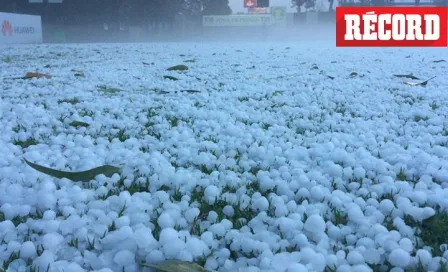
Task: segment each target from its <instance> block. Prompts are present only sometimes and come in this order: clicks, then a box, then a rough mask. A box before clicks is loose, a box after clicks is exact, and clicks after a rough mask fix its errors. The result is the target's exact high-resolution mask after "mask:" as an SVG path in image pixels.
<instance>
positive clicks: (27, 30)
mask: <svg viewBox="0 0 448 272" xmlns="http://www.w3.org/2000/svg"><path fill="white" fill-rule="evenodd" d="M22 43H42V22H41V17H40V16H36V15H25V14H16V13H5V12H0V44H22Z"/></svg>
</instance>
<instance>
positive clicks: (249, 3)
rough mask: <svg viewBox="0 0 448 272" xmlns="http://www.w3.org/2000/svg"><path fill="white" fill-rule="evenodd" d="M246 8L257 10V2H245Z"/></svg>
mask: <svg viewBox="0 0 448 272" xmlns="http://www.w3.org/2000/svg"><path fill="white" fill-rule="evenodd" d="M244 7H245V8H256V7H257V0H244Z"/></svg>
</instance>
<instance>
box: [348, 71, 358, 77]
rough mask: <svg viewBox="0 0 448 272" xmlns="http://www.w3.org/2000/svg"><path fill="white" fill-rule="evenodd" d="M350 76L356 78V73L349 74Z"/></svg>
mask: <svg viewBox="0 0 448 272" xmlns="http://www.w3.org/2000/svg"><path fill="white" fill-rule="evenodd" d="M350 76H351V77H356V76H358V73H357V72H351V73H350Z"/></svg>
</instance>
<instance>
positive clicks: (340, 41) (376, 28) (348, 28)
mask: <svg viewBox="0 0 448 272" xmlns="http://www.w3.org/2000/svg"><path fill="white" fill-rule="evenodd" d="M447 11H448V8H447V7H337V8H336V46H340V47H361V46H364V47H391V46H393V47H446V46H448V37H447V25H448V21H447Z"/></svg>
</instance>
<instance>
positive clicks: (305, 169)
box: [0, 42, 448, 272]
mask: <svg viewBox="0 0 448 272" xmlns="http://www.w3.org/2000/svg"><path fill="white" fill-rule="evenodd" d="M0 57H1V58H0V78H1V82H0V94H1V100H0V127H1V134H0V154H1V155H0V179H1V181H0V211H1V213H0V221H1V222H0V240H1V245H0V262H3V268H5V269H6V268H7V267H8V266H9V269H10V270H9V271H25V268H26V267H28V268H29V269H31V271H66V272H71V271H73V272H74V271H92V270H96V271H103V272H106V271H144V270H145V269H148V268H142V267H141V266H140V264H141V263H142V262H147V263H155V262H159V261H162V260H165V259H180V260H185V261H194V262H196V263H198V264H200V265H203V266H204V267H205V268H206V269H208V270H217V271H307V270H308V271H323V270H325V269H326V271H392V270H391V269H392V268H393V271H404V270H406V271H437V270H438V269H440V270H442V269H445V267H446V265H445V263H446V261H447V259H448V250H447V249H448V247H447V245H445V243H448V241H447V240H448V239H447V238H446V237H447V236H446V233H447V231H448V230H447V226H448V216H447V215H446V209H447V208H448V189H447V188H446V187H447V186H446V185H447V184H448V148H447V146H448V119H447V114H448V90H447V86H448V77H446V72H447V71H448V69H447V66H448V62H444V61H441V60H448V51H447V50H446V49H436V50H423V49H336V48H334V47H333V46H332V45H331V46H330V45H326V44H324V43H317V42H316V43H311V42H310V43H306V44H299V43H296V44H250V43H238V44H237V43H222V44H218V43H214V44H213V43H209V44H194V43H191V44H189V43H184V44H174V43H173V44H164V43H159V44H133V45H130V44H98V45H39V46H13V47H3V48H1V55H0ZM179 64H184V65H187V66H188V67H189V70H188V71H183V72H178V71H166V69H167V68H169V67H171V66H173V65H179ZM36 71H38V72H41V73H48V74H51V75H53V76H54V77H53V78H51V79H45V78H40V79H29V80H22V79H19V80H18V79H12V78H14V77H20V76H23V75H24V74H25V73H26V72H36ZM353 72H356V74H355V73H353ZM410 73H413V74H414V75H415V76H417V77H419V78H421V79H427V78H430V77H431V76H437V77H436V78H435V79H433V80H431V81H430V82H429V83H428V85H427V86H425V87H424V86H409V85H406V84H404V83H403V81H410V80H411V79H406V78H399V77H394V76H393V74H410ZM164 76H172V77H175V78H177V79H179V80H177V81H175V80H170V79H167V78H164ZM329 76H330V77H331V78H330V77H329ZM333 77H334V78H333ZM332 78H333V79H332ZM185 90H194V91H199V92H192V91H189V92H187V91H185ZM74 121H76V122H77V123H76V122H75V123H73V122H74ZM80 122H83V123H80ZM87 124H88V126H87ZM23 158H26V159H27V160H29V161H31V162H34V163H37V164H40V165H44V166H47V167H51V168H54V169H58V170H65V171H82V170H87V169H91V168H94V167H97V166H100V165H104V164H109V165H115V166H122V167H123V168H122V171H121V172H120V174H115V175H113V176H112V177H111V178H107V177H106V176H104V175H100V176H97V177H96V179H94V180H91V181H90V182H88V183H84V184H83V183H79V182H73V181H71V180H68V179H65V178H63V179H57V178H53V177H51V176H48V175H45V174H42V173H39V172H37V171H35V170H34V169H32V168H31V167H29V166H28V165H27V164H26V163H25V162H24V161H23ZM394 267H395V268H394Z"/></svg>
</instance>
